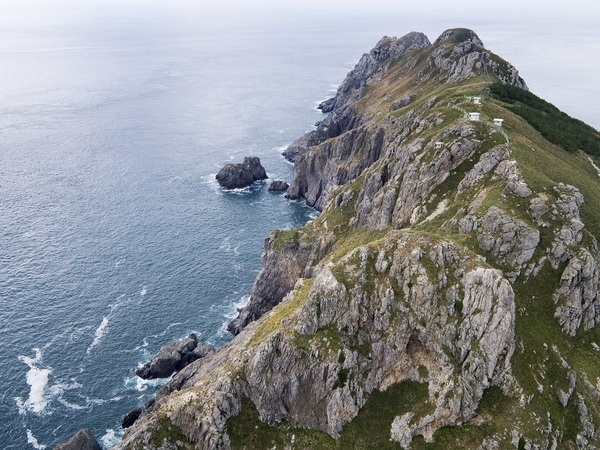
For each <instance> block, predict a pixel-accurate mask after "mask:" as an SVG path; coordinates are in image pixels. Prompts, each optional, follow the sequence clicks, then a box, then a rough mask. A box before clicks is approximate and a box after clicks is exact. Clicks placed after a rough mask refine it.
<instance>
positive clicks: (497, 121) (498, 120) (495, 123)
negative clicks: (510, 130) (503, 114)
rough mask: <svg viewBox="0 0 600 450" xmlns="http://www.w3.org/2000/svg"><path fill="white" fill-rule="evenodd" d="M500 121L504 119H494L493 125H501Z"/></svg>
mask: <svg viewBox="0 0 600 450" xmlns="http://www.w3.org/2000/svg"><path fill="white" fill-rule="evenodd" d="M502 122H504V119H494V125H496V126H497V127H501V126H502Z"/></svg>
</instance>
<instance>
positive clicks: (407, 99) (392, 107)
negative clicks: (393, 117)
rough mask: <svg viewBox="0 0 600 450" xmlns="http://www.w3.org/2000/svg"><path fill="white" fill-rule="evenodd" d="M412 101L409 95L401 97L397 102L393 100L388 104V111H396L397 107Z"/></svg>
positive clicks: (402, 106)
mask: <svg viewBox="0 0 600 450" xmlns="http://www.w3.org/2000/svg"><path fill="white" fill-rule="evenodd" d="M411 102H412V98H411V97H410V96H408V95H407V96H405V97H402V98H401V99H400V100H398V101H397V102H394V103H392V104H391V105H390V111H396V110H397V109H400V108H404V107H405V106H408V105H410V103H411Z"/></svg>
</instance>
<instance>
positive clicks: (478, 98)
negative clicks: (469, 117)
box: [473, 97, 481, 105]
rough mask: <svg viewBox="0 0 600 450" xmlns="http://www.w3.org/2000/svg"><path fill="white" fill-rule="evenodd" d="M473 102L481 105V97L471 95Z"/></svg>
mask: <svg viewBox="0 0 600 450" xmlns="http://www.w3.org/2000/svg"><path fill="white" fill-rule="evenodd" d="M473 103H475V104H476V105H481V97H473Z"/></svg>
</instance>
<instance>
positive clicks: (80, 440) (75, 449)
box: [54, 428, 102, 450]
mask: <svg viewBox="0 0 600 450" xmlns="http://www.w3.org/2000/svg"><path fill="white" fill-rule="evenodd" d="M54 450H102V447H100V445H99V444H98V441H96V438H95V437H94V435H93V434H92V432H91V431H90V430H88V429H87V428H84V429H81V430H79V431H78V432H77V433H75V435H74V436H73V437H72V438H71V439H69V440H68V441H67V442H65V443H63V444H59V445H57V446H56V447H54Z"/></svg>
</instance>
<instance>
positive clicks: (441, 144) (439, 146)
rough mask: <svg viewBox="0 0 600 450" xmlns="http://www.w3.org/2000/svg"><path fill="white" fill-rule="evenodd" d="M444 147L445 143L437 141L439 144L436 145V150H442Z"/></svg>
mask: <svg viewBox="0 0 600 450" xmlns="http://www.w3.org/2000/svg"><path fill="white" fill-rule="evenodd" d="M443 146H444V143H443V142H442V141H437V142H436V143H435V144H434V148H435V149H436V150H439V149H440V148H442V147H443Z"/></svg>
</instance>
